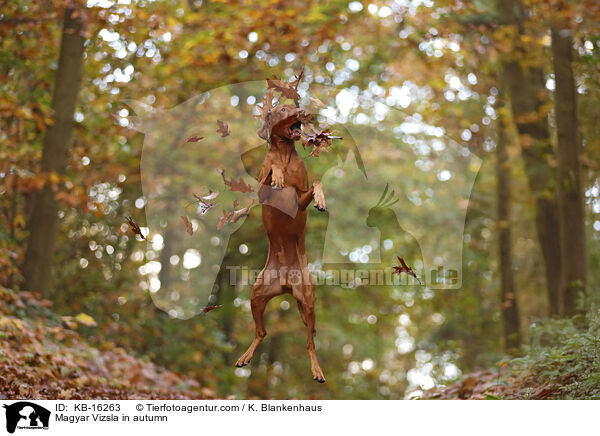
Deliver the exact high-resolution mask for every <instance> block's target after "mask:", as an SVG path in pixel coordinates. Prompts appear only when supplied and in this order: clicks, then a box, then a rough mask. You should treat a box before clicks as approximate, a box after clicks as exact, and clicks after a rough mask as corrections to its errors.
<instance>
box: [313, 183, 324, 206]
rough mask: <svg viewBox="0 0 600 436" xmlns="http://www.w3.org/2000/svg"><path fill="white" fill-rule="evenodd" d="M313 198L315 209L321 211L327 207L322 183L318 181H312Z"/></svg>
mask: <svg viewBox="0 0 600 436" xmlns="http://www.w3.org/2000/svg"><path fill="white" fill-rule="evenodd" d="M313 198H314V200H315V207H316V208H317V209H319V210H320V211H321V212H323V211H324V210H326V209H327V206H326V205H325V194H324V193H323V183H321V182H319V181H316V182H314V183H313Z"/></svg>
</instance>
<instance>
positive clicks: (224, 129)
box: [217, 120, 230, 138]
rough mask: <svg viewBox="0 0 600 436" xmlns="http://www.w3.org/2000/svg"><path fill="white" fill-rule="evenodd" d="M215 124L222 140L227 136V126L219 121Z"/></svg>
mask: <svg viewBox="0 0 600 436" xmlns="http://www.w3.org/2000/svg"><path fill="white" fill-rule="evenodd" d="M217 124H218V125H219V128H218V129H217V133H220V134H221V137H222V138H224V137H226V136H229V133H230V132H229V125H227V123H226V122H225V121H221V120H217Z"/></svg>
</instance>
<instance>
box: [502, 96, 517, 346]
mask: <svg viewBox="0 0 600 436" xmlns="http://www.w3.org/2000/svg"><path fill="white" fill-rule="evenodd" d="M502 98H503V96H502V95H500V96H499V97H498V99H499V102H498V105H497V108H498V109H499V110H498V112H499V114H498V139H497V141H496V177H497V185H496V189H497V194H498V195H497V200H498V245H499V255H500V287H501V291H500V300H501V306H500V307H501V313H502V324H503V327H504V347H505V350H506V352H507V353H509V354H510V353H512V354H514V353H515V352H516V351H518V349H519V348H520V347H521V327H520V322H519V307H518V304H517V292H516V288H515V281H514V278H513V270H512V249H511V229H510V201H511V199H510V160H509V158H508V150H507V145H508V144H507V128H506V122H505V118H504V114H503V110H502V108H503V106H504V103H503V102H502Z"/></svg>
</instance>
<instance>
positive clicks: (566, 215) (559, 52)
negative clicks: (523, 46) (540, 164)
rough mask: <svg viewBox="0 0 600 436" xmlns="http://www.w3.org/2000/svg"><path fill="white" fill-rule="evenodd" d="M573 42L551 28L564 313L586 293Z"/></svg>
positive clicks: (569, 313)
mask: <svg viewBox="0 0 600 436" xmlns="http://www.w3.org/2000/svg"><path fill="white" fill-rule="evenodd" d="M572 47H573V41H572V39H571V34H570V31H568V30H566V29H562V30H561V29H557V28H553V29H552V54H553V58H554V77H555V82H556V96H555V113H556V130H557V133H558V174H559V175H558V181H559V183H558V198H559V204H560V222H561V232H560V242H561V246H562V266H563V268H564V272H563V281H562V283H561V297H562V303H563V311H564V314H565V315H567V316H572V315H574V314H575V313H576V298H577V297H578V296H580V295H583V294H584V293H585V284H586V275H587V256H586V248H585V245H586V244H585V215H584V206H583V188H582V183H581V166H580V163H579V155H580V153H581V142H580V139H579V130H578V125H577V94H576V93H575V79H574V77H573V69H572V58H573V48H572Z"/></svg>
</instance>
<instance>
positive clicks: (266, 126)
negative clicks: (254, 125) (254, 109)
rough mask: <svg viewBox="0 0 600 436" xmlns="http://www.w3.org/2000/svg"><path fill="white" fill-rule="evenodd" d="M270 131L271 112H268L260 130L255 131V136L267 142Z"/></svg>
mask: <svg viewBox="0 0 600 436" xmlns="http://www.w3.org/2000/svg"><path fill="white" fill-rule="evenodd" d="M270 129H271V112H268V113H267V114H266V115H265V117H264V119H263V123H262V126H260V129H258V130H257V131H256V134H257V135H258V136H259V137H260V138H261V139H264V140H266V141H268V140H269V137H270V136H271V131H270Z"/></svg>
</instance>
